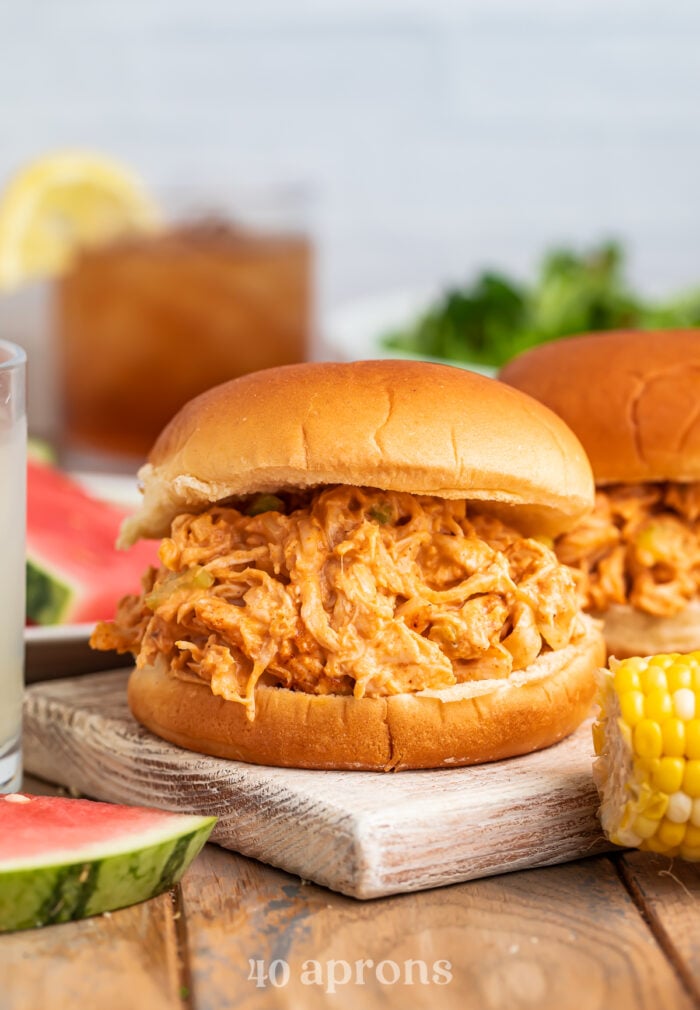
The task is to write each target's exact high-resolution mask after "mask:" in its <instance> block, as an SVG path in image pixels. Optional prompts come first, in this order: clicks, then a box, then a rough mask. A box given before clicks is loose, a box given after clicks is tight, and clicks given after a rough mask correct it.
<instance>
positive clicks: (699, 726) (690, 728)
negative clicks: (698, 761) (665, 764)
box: [685, 719, 700, 758]
mask: <svg viewBox="0 0 700 1010" xmlns="http://www.w3.org/2000/svg"><path fill="white" fill-rule="evenodd" d="M685 754H686V757H689V758H700V719H691V720H690V722H688V723H686V724H685Z"/></svg>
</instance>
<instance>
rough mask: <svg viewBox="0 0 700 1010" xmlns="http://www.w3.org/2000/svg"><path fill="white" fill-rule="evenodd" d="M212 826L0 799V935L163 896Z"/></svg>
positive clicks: (156, 814)
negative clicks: (2, 932) (0, 932)
mask: <svg viewBox="0 0 700 1010" xmlns="http://www.w3.org/2000/svg"><path fill="white" fill-rule="evenodd" d="M215 822H216V818H215V817H198V816H194V815H192V816H190V815H189V814H169V813H165V812H164V811H162V810H150V809H148V808H146V807H127V806H118V805H116V804H112V803H97V802H94V801H92V800H73V799H64V798H63V797H56V796H29V795H26V794H23V793H10V794H9V795H5V796H0V931H7V930H15V929H31V928H33V927H34V926H44V925H48V924H49V923H55V922H67V921H68V920H69V919H82V918H85V917H87V916H90V915H98V914H99V913H100V912H106V911H109V910H110V909H113V908H123V907H124V906H125V905H133V904H135V903H136V902H138V901H145V900H146V899H147V898H152V897H154V896H155V895H156V894H160V893H161V892H162V891H167V890H168V888H169V887H171V886H172V885H173V884H174V883H176V882H177V881H178V880H179V879H180V877H181V876H182V874H183V873H184V871H185V870H186V869H187V867H188V866H189V864H190V863H191V862H192V860H193V859H194V857H195V856H196V855H197V853H198V852H199V851H200V849H201V848H202V846H203V845H204V843H205V842H206V840H207V838H208V837H209V834H210V832H211V830H212V828H213V826H214V824H215Z"/></svg>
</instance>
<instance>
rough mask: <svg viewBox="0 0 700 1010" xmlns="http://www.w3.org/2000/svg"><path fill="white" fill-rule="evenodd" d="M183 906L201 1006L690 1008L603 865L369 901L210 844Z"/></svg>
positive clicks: (244, 1009)
mask: <svg viewBox="0 0 700 1010" xmlns="http://www.w3.org/2000/svg"><path fill="white" fill-rule="evenodd" d="M183 900H184V909H185V913H186V921H187V934H188V946H189V951H190V963H191V966H192V978H193V985H194V989H195V993H196V1000H197V1007H198V1010H229V1008H236V1010H262V1008H264V1010H268V1008H269V1010H276V1008H297V1007H300V1006H303V1007H305V1008H309V1010H315V1008H322V1007H327V1006H329V1005H333V1006H334V1007H337V1008H343V1010H344V1008H348V1010H350V1008H352V1010H354V1008H355V1007H357V1006H362V1007H363V1010H375V1008H393V1007H396V1008H404V1007H407V1006H410V1007H411V1008H418V1010H420V1008H423V1007H425V1008H431V1010H436V1008H440V1010H452V1008H454V1010H457V1008H459V1010H518V1008H521V1007H522V1008H526V1007H531V1008H537V1010H608V1008H610V1007H614V1008H615V1010H659V1008H660V1007H663V1008H664V1010H690V1008H691V1007H692V1001H691V1000H690V999H689V997H688V995H687V993H686V991H685V989H684V988H683V986H682V985H681V983H680V981H679V979H678V978H677V976H676V974H675V973H674V971H673V968H672V967H671V966H670V964H669V963H668V961H667V960H666V958H665V957H664V955H663V953H662V951H661V950H660V949H659V947H658V945H657V943H656V942H655V940H654V937H653V936H652V934H651V932H650V930H649V929H648V927H647V926H646V924H645V923H644V921H643V919H642V917H641V916H640V914H639V911H638V909H637V908H636V907H635V905H634V903H633V901H632V899H631V898H630V896H629V894H628V893H627V891H626V889H625V888H624V887H623V885H622V884H621V882H620V879H619V877H618V875H617V873H616V871H615V869H614V867H613V866H612V864H611V862H610V861H609V860H608V859H607V858H604V857H598V858H593V859H588V860H583V861H581V862H580V863H576V864H571V865H569V866H563V867H552V868H547V869H541V870H535V871H528V872H519V873H513V874H508V875H506V876H502V877H498V878H490V879H488V880H481V881H472V882H470V883H467V884H460V885H456V886H453V887H450V888H444V889H441V890H434V891H427V892H424V893H422V894H410V895H402V896H400V897H393V898H385V899H380V900H377V901H373V902H364V903H360V902H357V901H354V900H353V899H350V898H346V897H343V896H341V895H338V894H333V893H332V892H330V891H327V890H324V889H322V888H319V887H316V886H314V885H313V884H304V883H303V882H301V881H300V880H298V879H297V878H294V877H291V876H288V875H287V874H284V873H282V872H278V871H272V870H270V869H268V868H265V867H261V866H260V865H259V864H256V863H253V862H251V861H250V860H247V859H245V858H243V857H240V856H235V855H232V854H230V853H226V852H224V851H223V850H217V849H215V848H213V847H211V846H209V847H208V848H207V850H206V852H205V856H204V857H203V858H202V859H200V860H198V861H197V863H196V864H195V865H194V867H193V868H192V871H191V873H190V874H189V876H188V878H187V880H186V882H185V884H184V887H183ZM360 959H364V960H371V961H372V962H374V965H373V966H370V965H366V966H365V968H364V980H363V983H362V984H361V983H360V981H359V975H358V971H360V970H361V969H358V968H357V966H356V962H357V961H358V960H360ZM411 960H413V961H414V962H421V961H422V962H424V963H425V965H426V966H427V972H426V974H425V975H423V976H422V978H423V979H425V981H423V980H422V978H421V973H420V966H419V965H417V964H414V965H413V967H410V961H411ZM311 961H315V962H317V963H318V964H319V965H320V969H319V971H320V974H317V975H316V976H314V974H313V972H314V970H315V969H314V968H313V966H312V965H310V963H309V962H311ZM255 962H260V963H261V965H262V968H261V972H262V973H261V974H259V976H258V977H259V978H260V980H261V982H262V983H263V984H262V986H261V987H258V986H257V984H256V977H255V976H256V964H255ZM273 962H278V965H277V968H275V969H274V971H273V975H274V978H275V979H276V980H277V981H278V982H285V980H286V984H281V985H278V986H275V985H273V984H271V981H270V966H271V965H272V963H273ZM382 962H384V967H383V968H382V969H381V972H380V977H379V978H378V977H377V965H379V964H381V963H382ZM437 962H449V966H450V967H449V973H450V975H451V978H448V979H447V982H446V984H444V985H440V984H438V983H437V982H436V981H435V965H436V963H437ZM251 963H252V976H253V977H250V976H251ZM283 963H285V964H286V965H287V966H288V979H287V977H286V976H287V969H285V968H284V967H281V965H282V964H283ZM345 964H347V965H348V966H349V969H350V972H351V975H350V978H349V980H348V981H347V982H345V983H342V982H341V981H337V982H336V985H335V992H333V993H331V992H329V991H328V990H329V987H332V986H331V983H330V978H331V973H332V975H333V977H335V978H336V979H337V980H342V979H343V978H344V977H345V976H346V969H345V968H344V965H345ZM392 965H396V966H398V970H399V978H398V979H397V980H396V981H392V979H393V978H394V976H395V969H393V968H392ZM443 967H444V966H443ZM304 971H306V972H307V975H306V976H305V978H306V981H307V982H308V984H305V983H304V976H303V972H304ZM265 973H267V975H268V978H267V980H265V979H263V974H265ZM407 973H408V981H407ZM314 977H316V979H317V981H318V984H315V983H314V981H313V980H314ZM437 977H438V978H440V974H439V972H438V976H437ZM446 977H447V976H445V975H443V976H442V979H443V980H444V979H445V978H446Z"/></svg>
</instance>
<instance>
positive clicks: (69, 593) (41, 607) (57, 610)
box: [27, 558, 73, 624]
mask: <svg viewBox="0 0 700 1010" xmlns="http://www.w3.org/2000/svg"><path fill="white" fill-rule="evenodd" d="M72 598H73V590H72V589H71V587H70V586H69V585H68V584H67V583H66V582H61V581H60V580H59V579H57V578H55V577H54V576H53V575H51V574H50V573H49V572H47V571H46V570H45V569H44V568H41V567H40V566H39V565H38V564H37V563H36V562H35V561H32V560H31V559H29V558H27V617H28V618H29V619H30V620H31V621H34V623H35V624H59V623H60V622H61V621H63V620H64V618H65V616H66V614H67V613H68V608H69V607H70V604H71V600H72Z"/></svg>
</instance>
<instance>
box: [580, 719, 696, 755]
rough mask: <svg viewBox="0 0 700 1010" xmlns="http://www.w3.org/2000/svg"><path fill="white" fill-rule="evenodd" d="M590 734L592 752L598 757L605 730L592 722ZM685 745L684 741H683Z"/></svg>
mask: <svg viewBox="0 0 700 1010" xmlns="http://www.w3.org/2000/svg"><path fill="white" fill-rule="evenodd" d="M591 732H592V734H593V750H594V751H595V752H596V754H597V755H598V757H600V755H601V754H602V753H603V744H604V742H605V730H604V729H603V724H602V723H601V722H594V723H593V725H592V726H591ZM683 743H684V744H685V740H684V741H683Z"/></svg>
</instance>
